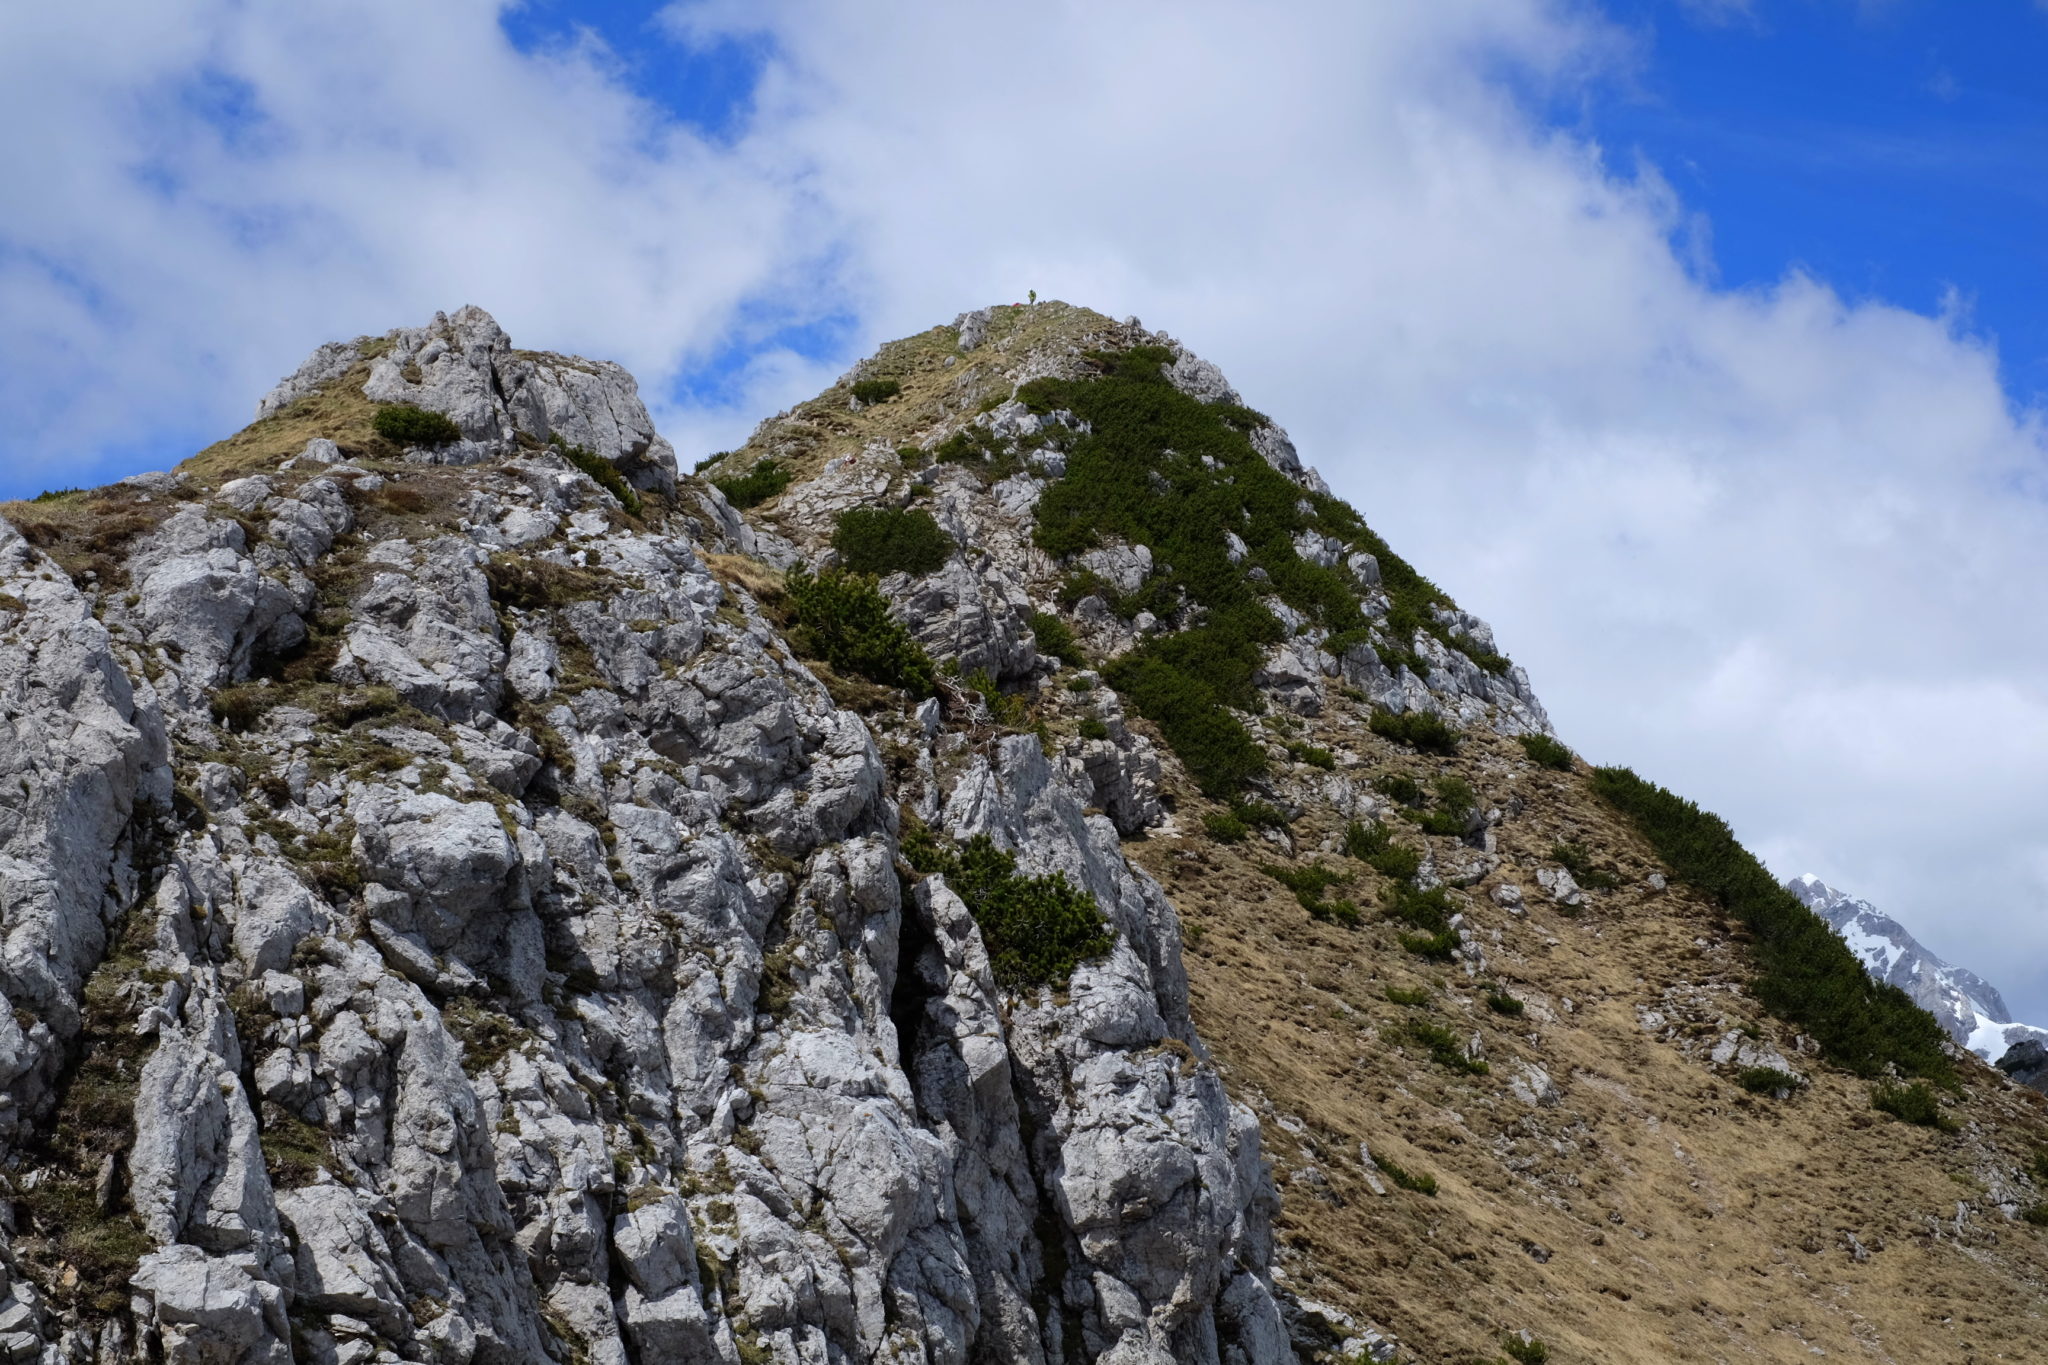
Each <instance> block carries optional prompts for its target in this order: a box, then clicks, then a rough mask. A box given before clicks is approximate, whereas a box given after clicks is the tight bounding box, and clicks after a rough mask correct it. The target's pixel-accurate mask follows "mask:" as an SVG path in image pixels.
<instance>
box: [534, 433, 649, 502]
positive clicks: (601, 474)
mask: <svg viewBox="0 0 2048 1365" xmlns="http://www.w3.org/2000/svg"><path fill="white" fill-rule="evenodd" d="M555 448H556V449H557V450H559V451H561V452H562V458H563V459H565V460H567V461H568V462H569V463H570V464H573V465H575V466H576V467H577V468H578V469H580V470H582V471H583V472H584V473H585V474H588V475H589V476H590V477H591V478H593V479H595V480H597V485H598V487H600V488H602V489H604V490H605V491H606V492H607V493H610V494H611V495H612V496H613V497H615V498H617V499H618V500H619V506H621V507H623V508H625V509H626V513H627V515H629V516H635V517H637V516H639V515H640V495H639V494H638V493H636V492H635V491H634V490H633V485H632V484H629V483H627V482H626V476H625V475H624V474H621V473H620V472H619V467H618V466H617V465H615V464H613V463H612V462H611V461H610V460H607V459H606V458H604V456H602V455H600V454H598V453H597V452H596V451H594V450H592V449H591V448H590V447H589V446H579V445H571V444H569V443H567V442H561V441H558V442H557V443H556V446H555Z"/></svg>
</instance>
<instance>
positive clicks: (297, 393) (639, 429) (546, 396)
mask: <svg viewBox="0 0 2048 1365" xmlns="http://www.w3.org/2000/svg"><path fill="white" fill-rule="evenodd" d="M362 365H367V366H368V368H369V373H368V376H367V378H365V379H364V380H363V383H362V391H363V393H364V395H365V396H367V397H369V398H371V399H372V400H374V401H376V402H380V403H410V404H412V405H413V406H415V407H421V408H425V409H427V410H428V411H430V412H438V413H440V414H442V415H443V416H445V417H447V418H449V419H450V420H452V421H453V422H454V423H455V425H456V426H458V427H460V428H461V429H462V434H463V436H464V438H465V439H466V441H468V442H472V443H474V446H473V448H472V449H469V450H466V451H462V452H459V453H457V454H455V455H454V456H453V457H452V458H451V457H446V456H444V457H441V458H442V460H443V462H447V463H462V464H469V463H475V462H477V461H478V460H482V459H487V458H492V457H496V456H503V455H506V454H509V453H510V452H511V451H512V450H513V449H515V448H516V445H517V442H518V438H519V437H521V436H525V437H528V438H531V439H533V440H535V441H540V442H545V441H550V440H554V441H565V442H568V443H570V444H572V445H579V446H582V447H584V448H585V449H588V450H590V451H592V452H594V453H595V454H597V455H598V456H599V457H601V458H603V459H606V460H609V461H611V462H612V463H613V464H615V465H617V466H618V467H619V469H620V471H621V472H622V473H623V474H624V475H625V476H626V480H627V482H629V483H631V484H632V485H634V486H635V487H636V488H640V489H643V490H660V491H663V492H673V491H674V489H675V486H676V456H675V450H674V448H673V447H671V446H670V445H669V443H668V442H667V441H666V440H665V439H663V438H662V436H661V435H660V434H659V433H658V432H656V431H655V429H654V422H653V420H652V419H651V418H650V417H649V416H648V415H647V408H646V405H645V404H643V403H642V402H641V401H640V394H639V386H638V385H637V384H635V383H634V380H633V376H632V375H630V374H628V373H627V372H626V371H625V370H624V369H623V368H622V367H620V366H619V365H616V364H614V363H612V362H611V361H608V360H585V359H582V358H581V357H577V356H559V355H545V354H539V353H534V352H528V351H518V350H514V349H513V346H512V341H511V338H509V337H507V336H506V335H505V332H504V329H503V328H501V327H499V326H498V324H497V322H496V321H495V320H494V319H493V318H492V317H491V315H490V314H489V313H486V312H484V310H483V309H481V308H477V307H475V306H473V305H471V306H466V307H463V308H458V309H457V310H456V311H455V312H454V314H453V315H449V314H445V313H437V314H435V315H434V320H433V321H432V322H431V323H429V324H427V325H426V326H425V327H400V328H396V329H394V330H392V331H390V332H387V333H385V334H384V336H382V337H380V338H376V339H375V340H374V342H373V341H372V339H371V338H367V337H365V338H361V339H359V340H357V341H352V342H330V343H328V344H327V345H324V346H322V347H320V348H319V349H318V350H316V351H314V352H313V354H312V355H311V356H309V357H308V358H307V360H306V362H305V363H304V364H303V365H301V366H300V367H299V368H298V369H297V370H296V371H294V372H293V373H292V374H290V375H288V376H286V377H285V378H284V379H282V380H280V381H279V382H278V384H277V387H275V388H273V389H272V390H271V391H270V392H269V393H268V394H266V395H265V396H264V398H263V400H262V402H260V403H258V404H257V406H256V415H257V416H258V417H269V416H272V415H273V414H275V413H278V412H281V411H283V410H284V409H285V408H286V407H289V406H290V405H291V404H292V403H294V402H296V401H297V400H299V399H301V398H304V397H306V396H307V395H309V394H312V393H315V392H317V391H318V390H319V389H321V388H322V387H324V386H325V385H328V384H331V383H335V382H337V381H339V380H340V379H341V378H342V377H343V376H345V375H347V374H348V373H349V372H350V371H351V370H353V369H355V368H356V367H358V366H362Z"/></svg>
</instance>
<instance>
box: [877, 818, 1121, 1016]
mask: <svg viewBox="0 0 2048 1365" xmlns="http://www.w3.org/2000/svg"><path fill="white" fill-rule="evenodd" d="M918 833H919V836H920V837H918V838H917V839H916V841H915V850H914V851H913V840H912V838H911V837H910V836H909V835H906V836H905V838H904V839H903V841H902V847H903V851H904V857H905V859H906V860H907V861H909V862H910V864H911V866H912V867H914V868H916V869H917V870H918V871H920V872H926V873H932V872H937V873H941V874H943V875H944V876H945V878H946V885H947V886H949V887H951V888H952V889H953V892H954V894H956V895H958V896H959V897H960V899H961V901H962V902H963V903H964V904H965V905H966V906H967V909H968V911H969V912H970V913H971V914H973V916H974V922H975V923H976V924H978V925H980V926H981V937H982V942H983V943H984V944H985V945H987V947H988V957H989V967H990V969H991V970H992V971H993V972H994V973H995V978H996V984H997V985H999V986H1001V987H1002V988H1003V989H1004V990H1011V991H1021V990H1029V989H1031V988H1034V987H1037V986H1054V987H1061V988H1063V987H1065V986H1066V984H1067V983H1068V982H1069V981H1070V980H1072V979H1073V975H1074V968H1076V967H1078V966H1079V965H1080V964H1081V963H1083V962H1086V961H1088V960H1089V959H1090V958H1096V957H1101V956H1102V955H1103V954H1104V953H1107V952H1108V951H1109V950H1110V949H1111V948H1112V947H1113V946H1115V943H1116V940H1115V938H1114V937H1113V936H1112V935H1111V934H1110V932H1109V926H1108V925H1107V924H1105V923H1104V922H1103V918H1102V912H1101V911H1100V910H1099V909H1097V908H1096V905H1095V897H1093V896H1091V895H1089V894H1088V893H1087V892H1086V891H1083V890H1081V889H1080V888H1078V887H1076V886H1075V885H1074V884H1073V883H1072V882H1070V881H1068V880H1067V877H1066V874H1065V873H1064V872H1055V873H1053V874H1052V875H1051V876H1048V877H1025V876H1020V875H1018V872H1017V859H1016V856H1015V855H1014V854H1011V853H1008V852H1006V851H1004V850H1003V849H1000V848H998V847H996V844H995V841H994V840H992V839H990V838H989V837H988V836H987V835H986V834H977V835H975V836H974V837H973V838H972V839H970V840H968V841H967V843H966V844H964V845H963V846H962V847H961V848H960V849H959V851H958V852H954V851H953V850H951V849H948V848H947V847H946V846H945V845H944V844H943V843H941V842H940V841H939V839H938V838H937V837H936V836H934V835H932V834H931V833H930V831H928V830H924V829H923V828H922V827H921V826H920V827H918Z"/></svg>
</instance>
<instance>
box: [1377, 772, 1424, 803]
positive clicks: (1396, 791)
mask: <svg viewBox="0 0 2048 1365" xmlns="http://www.w3.org/2000/svg"><path fill="white" fill-rule="evenodd" d="M1372 787H1373V790H1374V791H1376V792H1378V793H1379V794H1380V795H1381V796H1384V797H1386V798H1387V799H1388V800H1389V801H1398V802H1399V803H1400V804H1402V805H1404V806H1420V805H1421V804H1422V803H1423V802H1424V801H1426V800H1428V799H1429V798H1428V797H1426V796H1424V795H1423V792H1422V784H1421V783H1420V782H1417V781H1416V780H1415V779H1414V778H1412V777H1410V776H1408V774H1406V773H1382V774H1380V775H1379V776H1378V777H1375V778H1374V779H1373V780H1372Z"/></svg>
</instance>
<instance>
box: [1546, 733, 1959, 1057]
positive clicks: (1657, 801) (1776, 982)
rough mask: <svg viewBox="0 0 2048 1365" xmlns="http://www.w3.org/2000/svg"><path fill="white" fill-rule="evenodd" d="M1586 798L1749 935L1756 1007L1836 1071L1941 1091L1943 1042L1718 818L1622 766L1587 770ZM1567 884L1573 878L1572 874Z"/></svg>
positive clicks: (1926, 1018) (1929, 1019) (1921, 1013)
mask: <svg viewBox="0 0 2048 1365" xmlns="http://www.w3.org/2000/svg"><path fill="white" fill-rule="evenodd" d="M1592 787H1593V790H1594V791H1595V792H1596V793H1598V794H1599V795H1600V796H1601V797H1602V798H1604V799H1605V800H1606V801H1607V802H1608V804H1610V805H1612V806H1613V807H1614V808H1615V809H1616V810H1618V811H1620V812H1621V813H1622V814H1624V815H1626V816H1628V817H1629V819H1630V820H1631V821H1633V822H1634V824H1635V826H1636V828H1637V829H1638V830H1640V831H1641V832H1642V834H1643V836H1644V837H1645V838H1647V839H1648V840H1649V841H1650V844H1651V846H1652V847H1653V848H1655V849H1656V851H1657V856H1658V857H1660V858H1662V859H1663V860H1664V862H1665V863H1666V864H1667V865H1669V867H1670V868H1671V870H1672V871H1673V872H1674V873H1676V874H1677V875H1678V877H1679V878H1680V879H1681V880H1683V881H1685V882H1687V883H1688V884H1690V885H1692V886H1694V887H1696V888H1697V889H1698V890H1700V891H1701V892H1703V893H1704V894H1706V895H1708V896H1710V897H1712V898H1713V899H1714V900H1715V901H1716V902H1717V903H1718V904H1719V905H1720V906H1721V908H1722V909H1723V910H1724V911H1726V912H1727V913H1728V915H1729V916H1730V917H1732V918H1733V919H1735V920H1737V921H1739V922H1740V923H1741V924H1743V925H1744V926H1745V927H1747V928H1748V930H1749V931H1750V934H1751V936H1752V944H1751V953H1752V955H1753V957H1754V961H1755V963H1756V976H1755V978H1754V979H1753V980H1752V981H1751V983H1750V988H1751V990H1752V991H1753V992H1754V993H1755V994H1756V997H1757V999H1758V1000H1759V1001H1760V1002H1762V1004H1763V1005H1764V1007H1765V1008H1766V1009H1769V1010H1770V1011H1772V1012H1773V1013H1774V1014H1776V1015H1778V1016H1779V1017H1780V1018H1782V1019H1785V1020H1787V1021H1788V1022H1790V1023H1792V1024H1794V1025H1797V1026H1798V1027H1799V1028H1800V1029H1801V1030H1803V1031H1804V1032H1806V1033H1808V1034H1811V1035H1812V1036H1813V1038H1814V1039H1815V1040H1817V1041H1818V1042H1819V1043H1820V1045H1821V1047H1822V1048H1823V1049H1824V1050H1825V1051H1826V1052H1827V1054H1828V1056H1829V1057H1830V1058H1832V1059H1833V1060H1834V1061H1835V1062H1836V1063H1837V1064H1838V1065H1840V1066H1844V1067H1846V1068H1848V1069H1849V1070H1851V1071H1854V1072H1855V1073H1857V1074H1858V1075H1861V1076H1874V1075H1876V1074H1878V1072H1880V1071H1882V1070H1883V1068H1884V1064H1885V1063H1886V1062H1891V1063H1893V1064H1894V1065H1896V1066H1897V1067H1898V1068H1899V1069H1900V1070H1902V1071H1905V1072H1907V1073H1908V1074H1911V1075H1918V1076H1925V1077H1928V1078H1930V1079H1933V1080H1936V1081H1940V1082H1942V1083H1944V1084H1947V1083H1949V1082H1950V1081H1952V1079H1953V1077H1954V1075H1955V1068H1954V1066H1953V1065H1951V1064H1950V1062H1949V1060H1948V1058H1947V1056H1946V1055H1944V1053H1943V1052H1942V1046H1941V1045H1942V1042H1943V1041H1944V1040H1945V1038H1946V1037H1947V1035H1946V1034H1945V1033H1943V1031H1942V1028H1941V1025H1939V1024H1937V1023H1935V1022H1934V1017H1933V1016H1932V1015H1930V1014H1928V1013H1927V1012H1926V1011H1925V1010H1923V1009H1921V1008H1920V1007H1919V1006H1918V1005H1915V1004H1914V1003H1913V1000H1912V997H1911V996H1908V995H1907V994H1906V993H1905V992H1904V991H1902V990H1900V989H1899V988H1898V987H1897V986H1890V985H1884V984H1882V983H1880V982H1877V981H1873V980H1872V979H1871V977H1870V974H1869V973H1868V972H1866V971H1865V970H1864V969H1863V964H1862V963H1861V962H1859V961H1858V960H1857V959H1856V955H1855V954H1854V953H1852V952H1850V951H1849V948H1848V945H1847V944H1845V943H1843V942H1842V940H1841V939H1840V938H1838V937H1836V935H1835V932H1834V931H1833V930H1832V929H1830V928H1828V925H1827V921H1825V920H1823V919H1822V918H1821V917H1820V916H1819V915H1816V914H1814V913H1813V911H1811V910H1809V909H1807V908H1806V907H1805V906H1804V905H1802V904H1800V902H1799V900H1798V898H1797V897H1795V896H1794V895H1793V894H1792V893H1791V892H1789V891H1787V890H1786V889H1785V888H1784V887H1782V886H1780V885H1778V882H1777V879H1776V878H1774V877H1772V876H1771V874H1770V873H1769V872H1768V871H1766V870H1765V868H1764V866H1763V864H1762V863H1759V862H1758V861H1757V860H1756V858H1755V857H1754V856H1753V855H1752V854H1751V853H1750V852H1749V850H1747V849H1745V848H1744V847H1743V846H1742V845H1741V844H1740V843H1738V842H1736V839H1735V835H1734V833H1733V832H1732V831H1730V830H1729V828H1728V826H1727V824H1726V823H1725V822H1724V821H1722V820H1721V818H1720V817H1719V816H1716V815H1711V814H1709V813H1708V812H1706V811H1703V810H1701V809H1700V808H1699V807H1698V806H1696V805H1694V804H1693V803H1692V802H1690V801H1686V800H1683V799H1681V798H1680V797H1677V796H1674V795H1673V794H1672V793H1670V792H1669V791H1666V790H1665V789H1664V788H1662V787H1659V786H1657V785H1656V784H1654V783H1651V782H1645V781H1644V780H1643V779H1642V778H1640V777H1638V776H1636V775H1635V774H1634V773H1633V772H1631V771H1629V770H1628V769H1627V768H1596V769H1594V770H1593V776H1592ZM1573 875H1574V876H1576V875H1577V874H1576V873H1575V874H1573Z"/></svg>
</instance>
